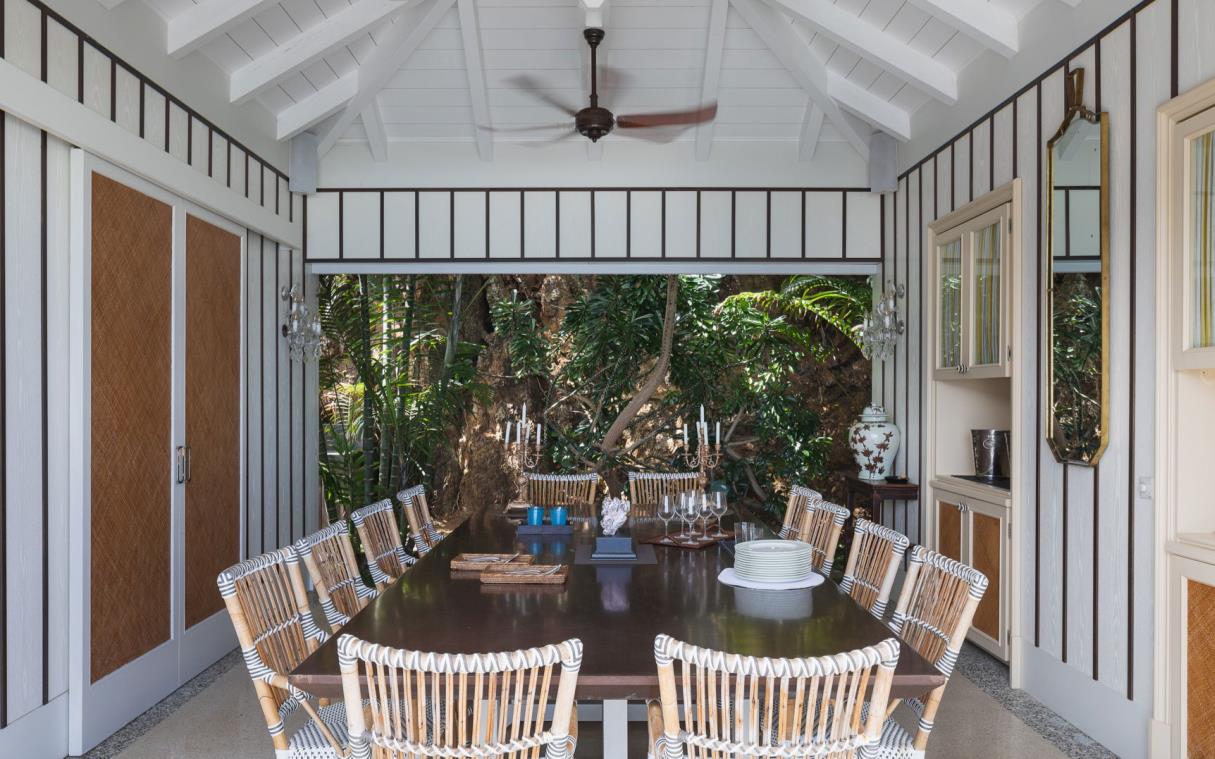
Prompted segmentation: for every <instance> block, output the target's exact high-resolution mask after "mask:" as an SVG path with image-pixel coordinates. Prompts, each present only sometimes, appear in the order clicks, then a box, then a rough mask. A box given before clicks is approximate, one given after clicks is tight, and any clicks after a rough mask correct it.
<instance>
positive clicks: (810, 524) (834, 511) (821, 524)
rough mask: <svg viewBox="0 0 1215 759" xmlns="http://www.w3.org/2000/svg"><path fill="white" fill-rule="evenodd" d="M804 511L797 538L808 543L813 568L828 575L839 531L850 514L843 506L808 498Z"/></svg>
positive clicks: (833, 561)
mask: <svg viewBox="0 0 1215 759" xmlns="http://www.w3.org/2000/svg"><path fill="white" fill-rule="evenodd" d="M805 512H806V513H805V515H804V516H803V517H802V520H801V529H800V531H799V532H798V535H797V539H798V540H800V541H802V542H803V543H809V544H810V555H811V561H813V563H814V568H815V569H817V570H818V571H820V572H822V573H823V574H825V575H830V574H831V569H832V567H833V565H834V564H835V550H836V548H837V547H838V546H839V542H840V531H841V530H842V529H844V522H847V521H848V517H849V516H850V515H851V514H850V512H849V511H848V509H846V508H844V507H843V506H839V505H837V504H834V503H830V502H828V501H824V500H822V499H820V500H818V501H813V500H809V499H808V500H807V501H806V509H805Z"/></svg>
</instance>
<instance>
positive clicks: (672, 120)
mask: <svg viewBox="0 0 1215 759" xmlns="http://www.w3.org/2000/svg"><path fill="white" fill-rule="evenodd" d="M716 117H717V103H713V104H712V105H706V106H705V107H704V108H697V109H695V110H692V111H670V112H667V113H639V114H633V115H629V116H618V117H617V118H616V127H617V128H619V129H645V128H648V127H678V126H683V127H689V126H694V125H696V124H700V123H703V122H705V121H712V120H713V119H714V118H716Z"/></svg>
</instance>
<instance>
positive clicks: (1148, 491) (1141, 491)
mask: <svg viewBox="0 0 1215 759" xmlns="http://www.w3.org/2000/svg"><path fill="white" fill-rule="evenodd" d="M1135 495H1137V496H1139V497H1140V498H1142V499H1143V500H1145V501H1150V500H1152V478H1151V477H1150V476H1148V475H1145V476H1143V477H1140V478H1139V479H1138V480H1136V481H1135Z"/></svg>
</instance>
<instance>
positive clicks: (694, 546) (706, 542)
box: [641, 532, 734, 551]
mask: <svg viewBox="0 0 1215 759" xmlns="http://www.w3.org/2000/svg"><path fill="white" fill-rule="evenodd" d="M733 538H734V533H732V532H726V533H725V534H724V535H722V537H720V538H712V537H709V538H706V537H704V536H700V537H698V538H696V542H695V543H679V542H676V541H677V540H678V539H679V535H678V534H677V533H672V534H671V539H670V540H667V539H666V536H665V535H655V536H654V537H652V538H646V539H645V540H643V541H641V542H642V543H649V544H650V545H655V546H662V547H663V548H683V549H685V550H689V551H699V550H700V549H702V548H708V547H709V546H715V545H717V544H718V543H720V542H722V541H723V540H732V539H733Z"/></svg>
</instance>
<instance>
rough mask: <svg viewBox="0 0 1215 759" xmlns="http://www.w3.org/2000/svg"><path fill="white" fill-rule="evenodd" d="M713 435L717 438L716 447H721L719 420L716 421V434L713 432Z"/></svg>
mask: <svg viewBox="0 0 1215 759" xmlns="http://www.w3.org/2000/svg"><path fill="white" fill-rule="evenodd" d="M713 437H714V438H716V439H717V447H718V448H720V447H721V422H718V423H717V434H715V435H714V436H713Z"/></svg>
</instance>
